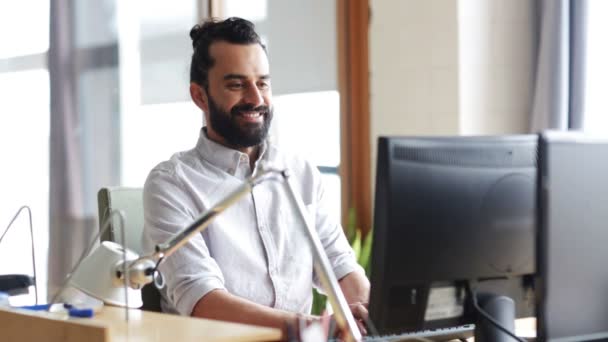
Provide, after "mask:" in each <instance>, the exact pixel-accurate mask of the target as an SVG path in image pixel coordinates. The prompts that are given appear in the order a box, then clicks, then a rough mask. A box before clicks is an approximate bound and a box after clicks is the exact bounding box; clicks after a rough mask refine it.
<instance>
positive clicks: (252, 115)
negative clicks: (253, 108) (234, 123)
mask: <svg viewBox="0 0 608 342" xmlns="http://www.w3.org/2000/svg"><path fill="white" fill-rule="evenodd" d="M238 116H239V117H240V118H241V120H243V121H246V122H261V121H263V120H264V113H263V112H240V113H239V114H238Z"/></svg>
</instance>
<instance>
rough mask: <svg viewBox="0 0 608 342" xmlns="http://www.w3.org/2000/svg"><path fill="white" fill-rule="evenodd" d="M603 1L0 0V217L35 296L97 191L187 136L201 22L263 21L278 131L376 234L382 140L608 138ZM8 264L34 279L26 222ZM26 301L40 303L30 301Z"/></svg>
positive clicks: (49, 287)
mask: <svg viewBox="0 0 608 342" xmlns="http://www.w3.org/2000/svg"><path fill="white" fill-rule="evenodd" d="M607 14H608V2H606V1H603V0H369V1H359V0H331V1H330V0H181V1H166V0H147V1H142V0H139V1H118V0H102V1H99V0H20V1H3V2H1V3H0V37H1V39H0V94H1V95H0V99H1V100H0V112H2V115H1V116H0V120H1V123H0V151H1V153H0V155H1V156H2V159H3V166H2V177H0V189H1V195H0V225H1V226H2V229H4V227H6V225H7V224H8V223H9V221H10V220H11V218H12V217H13V215H14V214H15V213H16V211H17V210H18V209H19V207H21V206H22V205H29V206H30V207H31V209H32V213H33V224H34V233H35V244H36V247H35V251H36V264H37V274H38V284H39V294H40V296H41V298H46V296H47V294H52V292H53V290H54V289H55V288H56V287H57V286H58V285H59V283H60V282H61V279H62V278H63V277H64V276H65V274H66V273H67V272H68V271H69V269H70V268H71V266H72V265H73V263H74V262H75V260H76V259H77V258H78V256H79V254H80V253H81V251H82V250H83V248H84V246H85V245H86V244H87V241H89V240H90V239H91V238H92V237H93V236H94V234H95V233H96V231H97V230H98V229H99V227H98V221H97V191H98V190H99V189H100V188H101V187H104V186H111V185H120V186H131V187H141V186H142V185H143V183H144V181H145V178H146V175H147V173H148V172H149V170H150V169H151V168H152V167H153V166H154V165H156V164H157V163H158V162H160V161H162V160H166V159H168V158H169V157H170V156H171V154H172V153H174V152H176V151H181V150H186V149H190V148H192V147H193V146H194V144H195V142H196V140H197V137H198V134H199V130H200V127H201V125H202V124H203V120H202V113H201V112H200V110H199V109H198V108H197V107H196V106H195V105H194V104H192V103H191V101H190V98H189V93H188V76H189V63H190V58H191V53H192V47H191V41H190V38H189V36H188V32H189V30H190V28H191V27H192V26H193V25H194V24H196V23H197V22H200V21H201V20H202V19H204V18H206V17H209V16H221V17H229V16H241V17H244V18H247V19H249V20H251V21H253V22H254V23H255V24H256V27H257V29H258V31H259V32H260V33H261V35H262V38H263V40H264V41H265V42H266V44H267V46H268V51H269V58H270V64H271V73H272V86H273V93H274V102H275V114H276V115H275V120H274V122H273V127H272V129H271V137H272V139H273V140H274V141H275V142H276V143H277V144H278V145H279V146H281V147H282V148H284V149H290V150H294V151H297V152H299V153H301V154H303V155H304V156H306V157H307V158H308V159H310V160H311V161H312V162H314V163H315V164H317V165H318V166H319V168H320V170H321V171H322V173H323V175H324V178H325V181H326V185H327V188H328V190H327V191H328V194H329V195H330V196H331V198H332V203H333V205H334V208H333V210H334V212H335V214H336V215H337V216H340V217H342V218H343V222H344V218H345V217H346V212H347V211H348V209H349V208H355V209H356V210H355V212H356V213H357V216H358V222H359V226H360V228H361V229H362V230H363V231H364V232H368V231H369V230H370V229H372V227H371V222H372V218H371V216H372V215H371V213H372V212H373V210H372V209H373V195H372V194H373V183H374V181H373V180H374V172H375V167H374V164H375V149H376V145H375V144H376V139H377V137H378V136H380V135H478V134H516V133H529V132H536V131H538V130H540V129H546V128H554V129H564V130H565V129H582V130H584V131H587V132H590V133H593V134H599V135H604V136H608V102H607V101H606V96H603V93H602V90H603V86H604V84H605V82H606V81H605V80H606V79H608V63H607V62H606V61H608V44H607V43H605V37H604V36H605V34H606V33H608V22H607V21H606V20H605V19H604V18H605V17H606V15H607ZM0 260H2V261H1V262H0V274H4V273H28V274H32V266H31V256H30V250H29V230H28V222H27V217H26V216H21V217H20V218H19V219H18V220H17V221H16V222H15V226H14V227H13V228H12V229H11V231H10V232H9V233H8V234H7V235H6V237H5V239H4V240H3V242H2V243H1V244H0ZM17 300H18V303H24V304H28V303H32V301H33V295H32V294H30V295H26V296H21V297H20V298H18V299H17Z"/></svg>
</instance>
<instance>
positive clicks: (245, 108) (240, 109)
mask: <svg viewBox="0 0 608 342" xmlns="http://www.w3.org/2000/svg"><path fill="white" fill-rule="evenodd" d="M269 111H270V108H269V107H268V106H264V105H262V106H257V107H254V106H253V105H251V104H242V105H237V106H234V107H232V110H230V114H232V115H239V114H242V113H244V112H260V113H261V114H262V115H266V114H268V112H269Z"/></svg>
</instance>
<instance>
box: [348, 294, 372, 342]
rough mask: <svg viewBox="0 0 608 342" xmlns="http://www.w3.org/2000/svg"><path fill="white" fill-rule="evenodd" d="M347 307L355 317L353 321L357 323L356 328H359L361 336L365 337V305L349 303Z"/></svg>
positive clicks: (366, 317)
mask: <svg viewBox="0 0 608 342" xmlns="http://www.w3.org/2000/svg"><path fill="white" fill-rule="evenodd" d="M348 307H349V308H350V311H351V312H352V313H353V316H354V317H355V321H356V322H357V327H359V331H360V332H361V335H363V336H365V335H367V328H366V326H367V324H366V323H367V320H368V318H369V313H368V312H367V303H360V302H356V303H351V304H348Z"/></svg>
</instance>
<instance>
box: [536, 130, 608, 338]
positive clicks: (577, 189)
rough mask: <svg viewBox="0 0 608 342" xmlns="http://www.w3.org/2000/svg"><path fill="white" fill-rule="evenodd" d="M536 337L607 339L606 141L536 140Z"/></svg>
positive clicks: (556, 136)
mask: <svg viewBox="0 0 608 342" xmlns="http://www.w3.org/2000/svg"><path fill="white" fill-rule="evenodd" d="M539 149H540V151H539V152H540V156H539V177H540V181H539V185H540V188H539V220H538V221H539V234H538V266H537V267H538V279H537V281H536V282H535V283H536V284H537V288H538V290H539V291H538V297H537V299H538V305H537V308H538V315H537V317H538V319H537V322H538V336H539V340H541V341H590V340H595V339H602V340H606V339H608V296H606V294H607V293H608V268H607V266H606V265H607V263H608V248H607V247H606V244H607V243H608V139H603V140H598V139H594V138H589V137H585V136H582V135H581V134H577V133H558V132H549V133H545V134H542V135H541V137H540V145H539Z"/></svg>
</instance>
